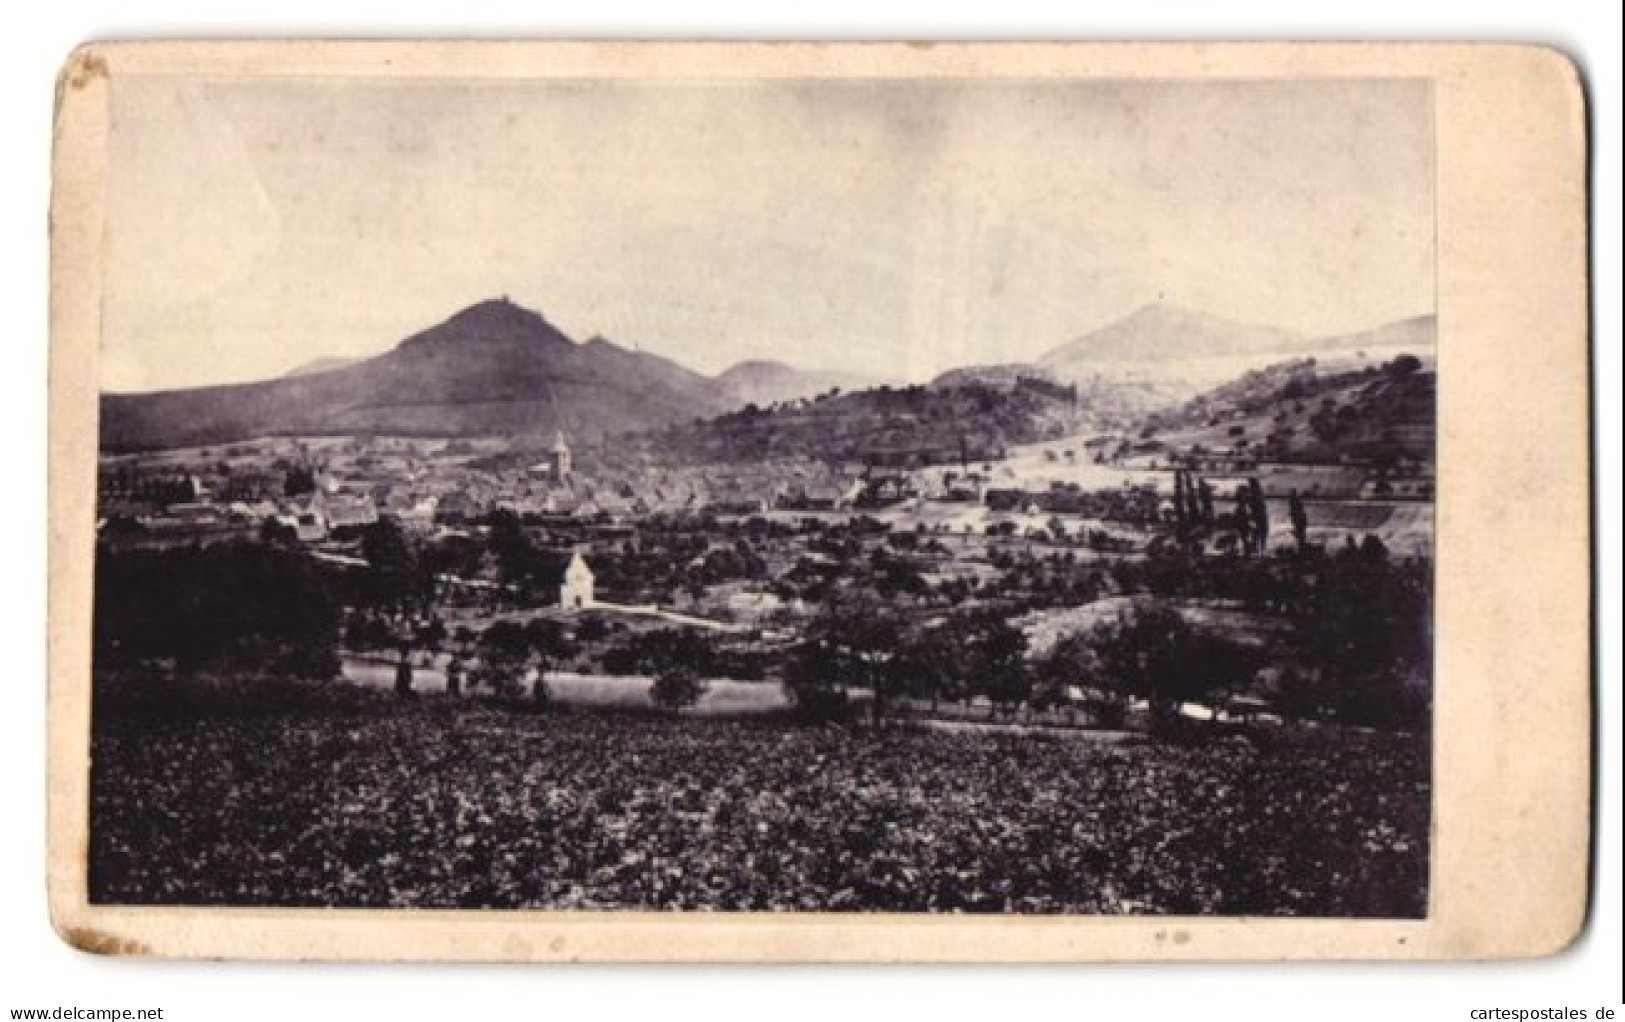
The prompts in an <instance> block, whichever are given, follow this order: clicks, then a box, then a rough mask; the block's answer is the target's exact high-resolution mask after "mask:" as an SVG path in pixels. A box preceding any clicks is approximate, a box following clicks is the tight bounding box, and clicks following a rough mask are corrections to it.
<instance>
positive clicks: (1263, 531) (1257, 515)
mask: <svg viewBox="0 0 1625 1022" xmlns="http://www.w3.org/2000/svg"><path fill="white" fill-rule="evenodd" d="M1247 510H1248V514H1249V516H1250V517H1251V518H1252V523H1253V527H1252V531H1253V541H1254V543H1255V544H1256V545H1257V547H1258V552H1259V553H1261V554H1262V553H1264V552H1265V551H1267V550H1268V549H1269V538H1270V509H1269V504H1267V503H1266V502H1265V501H1264V487H1263V486H1262V485H1260V484H1259V482H1258V477H1257V476H1252V477H1251V478H1249V479H1248V480H1247Z"/></svg>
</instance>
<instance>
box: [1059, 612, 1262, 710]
mask: <svg viewBox="0 0 1625 1022" xmlns="http://www.w3.org/2000/svg"><path fill="white" fill-rule="evenodd" d="M1090 644H1091V646H1092V647H1093V651H1094V654H1095V656H1096V657H1097V658H1098V659H1099V663H1100V670H1101V672H1102V674H1103V675H1105V676H1106V677H1108V678H1110V679H1111V681H1110V684H1111V685H1112V686H1113V687H1115V688H1116V689H1117V690H1119V691H1122V692H1125V693H1127V694H1129V695H1132V696H1136V697H1138V698H1141V699H1144V700H1146V702H1147V704H1148V705H1149V706H1150V707H1151V716H1152V723H1153V726H1154V727H1156V728H1157V729H1158V730H1165V729H1167V728H1168V727H1169V726H1170V725H1172V724H1173V723H1174V722H1175V721H1177V720H1178V719H1179V716H1180V707H1181V705H1182V704H1184V703H1187V702H1195V701H1199V700H1205V699H1209V698H1210V697H1212V696H1213V695H1214V693H1215V692H1217V691H1219V690H1221V689H1223V688H1226V687H1232V686H1234V685H1236V684H1238V683H1239V682H1240V681H1242V680H1244V678H1245V677H1247V676H1249V674H1250V672H1249V668H1250V667H1251V663H1252V661H1251V659H1250V658H1249V657H1248V656H1247V655H1246V653H1245V652H1244V651H1243V650H1242V649H1241V648H1240V647H1238V646H1237V645H1236V644H1235V643H1231V642H1229V641H1228V640H1224V639H1221V638H1218V637H1216V636H1205V635H1202V634H1200V633H1198V632H1197V631H1195V630H1194V629H1193V628H1191V626H1190V625H1188V624H1186V623H1185V620H1184V619H1183V618H1182V617H1180V616H1179V615H1178V614H1177V613H1175V612H1174V611H1173V610H1170V609H1168V608H1167V607H1162V606H1151V607H1147V608H1144V609H1140V610H1136V611H1134V612H1132V613H1130V614H1128V615H1125V616H1124V617H1123V618H1121V619H1119V620H1118V621H1116V622H1113V623H1110V624H1107V625H1105V626H1102V627H1101V628H1100V629H1098V630H1097V631H1096V632H1095V633H1094V635H1093V636H1092V638H1091V641H1090Z"/></svg>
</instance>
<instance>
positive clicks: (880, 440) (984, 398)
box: [639, 380, 1085, 468]
mask: <svg viewBox="0 0 1625 1022" xmlns="http://www.w3.org/2000/svg"><path fill="white" fill-rule="evenodd" d="M1084 423H1085V415H1084V413H1083V412H1082V411H1081V409H1080V405H1079V402H1078V399H1077V392H1076V391H1075V390H1074V389H1073V388H1070V387H1063V386H1060V385H1058V384H1054V383H1049V382H1045V381H1042V380H1022V381H1020V382H1019V383H1017V384H1016V385H1015V386H1013V387H993V386H986V385H982V384H967V385H965V386H960V387H946V388H938V387H924V386H909V387H890V386H881V387H876V388H873V389H870V390H862V391H853V392H850V393H842V394H839V395H837V396H833V397H831V396H824V397H819V398H816V399H814V400H813V401H810V402H808V403H806V404H801V403H796V404H789V405H780V406H778V407H774V408H762V407H757V408H749V407H747V408H744V409H740V410H738V411H733V412H729V413H727V414H725V415H720V416H717V417H715V418H712V419H707V420H705V421H702V422H684V423H674V424H673V425H672V426H670V427H668V428H667V429H666V430H664V431H660V432H658V433H650V434H646V435H645V436H643V437H641V438H639V440H640V441H641V442H642V443H644V444H646V445H647V446H648V447H649V448H650V450H651V452H658V453H659V455H660V456H661V457H663V458H666V459H670V460H676V461H683V462H688V463H692V464H708V463H741V462H744V463H751V462H767V461H772V460H775V459H780V458H796V457H807V458H816V459H819V460H823V461H827V462H832V463H860V462H861V463H866V464H869V465H874V466H882V467H891V468H912V467H919V466H922V465H930V464H951V463H955V462H958V461H961V460H965V461H982V460H987V459H990V458H998V457H1002V456H1003V455H1004V452H1005V451H1006V450H1007V449H1008V448H1009V447H1010V446H1012V445H1014V444H1022V443H1031V442H1033V441H1036V440H1043V439H1052V438H1058V437H1063V436H1069V435H1071V434H1073V433H1075V432H1076V431H1077V430H1078V428H1079V427H1080V426H1081V425H1083V424H1084Z"/></svg>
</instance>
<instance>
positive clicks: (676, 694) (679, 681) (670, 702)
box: [649, 664, 706, 711]
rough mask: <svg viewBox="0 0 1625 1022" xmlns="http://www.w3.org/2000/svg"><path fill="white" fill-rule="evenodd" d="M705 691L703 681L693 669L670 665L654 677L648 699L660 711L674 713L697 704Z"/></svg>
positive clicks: (681, 665)
mask: <svg viewBox="0 0 1625 1022" xmlns="http://www.w3.org/2000/svg"><path fill="white" fill-rule="evenodd" d="M705 690H706V684H705V681H704V680H703V679H701V678H700V675H699V672H697V671H695V670H694V668H692V667H689V666H688V665H686V664H672V665H670V666H668V667H665V668H664V669H662V670H661V671H660V673H659V674H657V675H656V676H655V683H654V685H653V687H651V688H650V689H649V698H650V699H651V700H653V701H654V704H655V705H656V706H659V707H661V708H662V709H666V710H673V711H676V710H681V709H685V708H687V707H690V706H693V705H694V704H695V703H697V702H699V701H700V697H701V696H703V695H705Z"/></svg>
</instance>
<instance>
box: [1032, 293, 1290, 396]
mask: <svg viewBox="0 0 1625 1022" xmlns="http://www.w3.org/2000/svg"><path fill="white" fill-rule="evenodd" d="M1307 340H1308V339H1307V338H1305V337H1304V336H1302V335H1301V334H1295V333H1293V332H1291V331H1289V330H1281V329H1277V328H1275V327H1267V326H1253V325H1249V324H1243V323H1233V322H1231V321H1230V320H1226V319H1220V318H1219V317H1217V316H1209V315H1207V314H1206V313H1201V312H1193V311H1191V310H1189V309H1182V308H1180V307H1179V306H1177V305H1170V304H1167V303H1161V302H1159V303H1157V304H1154V305H1147V306H1143V307H1142V308H1140V309H1137V310H1135V311H1134V312H1132V313H1130V314H1129V315H1127V316H1125V317H1123V318H1122V319H1120V320H1117V321H1116V322H1114V323H1111V324H1108V325H1107V326H1104V327H1101V328H1100V329H1098V330H1095V331H1092V332H1090V333H1087V334H1084V335H1083V336H1081V337H1077V338H1074V339H1072V340H1070V341H1067V342H1066V343H1065V344H1062V345H1060V346H1058V347H1056V348H1053V349H1051V350H1050V351H1048V352H1046V353H1045V354H1044V355H1042V356H1041V357H1040V358H1039V359H1038V364H1039V365H1041V366H1044V367H1046V368H1049V369H1051V370H1053V371H1055V372H1056V373H1058V374H1059V375H1061V376H1068V377H1070V376H1073V375H1075V374H1077V373H1078V372H1079V371H1089V370H1090V369H1092V368H1093V367H1094V366H1096V365H1098V364H1099V363H1111V362H1157V361H1166V360H1169V359H1174V360H1184V359H1208V358H1222V357H1225V356H1231V355H1260V354H1277V353H1287V352H1296V351H1300V350H1303V348H1304V346H1305V343H1306V342H1307Z"/></svg>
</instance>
